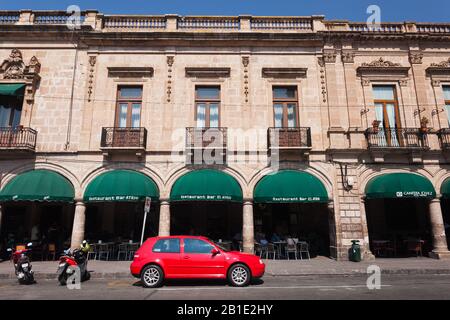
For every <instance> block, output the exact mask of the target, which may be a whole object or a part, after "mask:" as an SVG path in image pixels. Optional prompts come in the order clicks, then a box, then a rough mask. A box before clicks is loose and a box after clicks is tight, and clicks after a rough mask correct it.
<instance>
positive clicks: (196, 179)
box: [170, 169, 242, 202]
mask: <svg viewBox="0 0 450 320" xmlns="http://www.w3.org/2000/svg"><path fill="white" fill-rule="evenodd" d="M170 200H171V201H236V202H242V190H241V187H240V186H239V183H238V182H237V181H236V180H235V179H234V178H233V177H232V176H230V175H228V174H226V173H224V172H222V171H218V170H212V169H203V170H197V171H192V172H189V173H186V174H185V175H184V176H182V177H180V178H179V179H178V180H177V181H176V182H175V185H174V186H173V188H172V192H171V193H170Z"/></svg>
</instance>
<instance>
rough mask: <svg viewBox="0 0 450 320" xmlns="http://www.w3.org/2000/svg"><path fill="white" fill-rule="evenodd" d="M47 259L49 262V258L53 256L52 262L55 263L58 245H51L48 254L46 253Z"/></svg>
mask: <svg viewBox="0 0 450 320" xmlns="http://www.w3.org/2000/svg"><path fill="white" fill-rule="evenodd" d="M45 255H46V259H47V260H48V257H49V256H52V261H55V259H56V245H55V244H54V243H49V244H48V248H47V252H46V254H45Z"/></svg>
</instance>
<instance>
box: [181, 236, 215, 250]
mask: <svg viewBox="0 0 450 320" xmlns="http://www.w3.org/2000/svg"><path fill="white" fill-rule="evenodd" d="M212 249H214V247H213V246H212V245H211V244H210V243H208V242H206V241H203V240H199V239H184V253H209V254H210V253H211V250H212Z"/></svg>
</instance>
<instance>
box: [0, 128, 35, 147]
mask: <svg viewBox="0 0 450 320" xmlns="http://www.w3.org/2000/svg"><path fill="white" fill-rule="evenodd" d="M36 136H37V132H36V130H34V129H31V128H24V127H15V128H13V127H3V128H0V149H3V150H5V149H6V150H29V151H34V150H35V149H36Z"/></svg>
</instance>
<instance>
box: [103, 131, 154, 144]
mask: <svg viewBox="0 0 450 320" xmlns="http://www.w3.org/2000/svg"><path fill="white" fill-rule="evenodd" d="M146 147H147V129H145V128H119V127H106V128H102V140H101V148H102V149H145V148H146Z"/></svg>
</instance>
